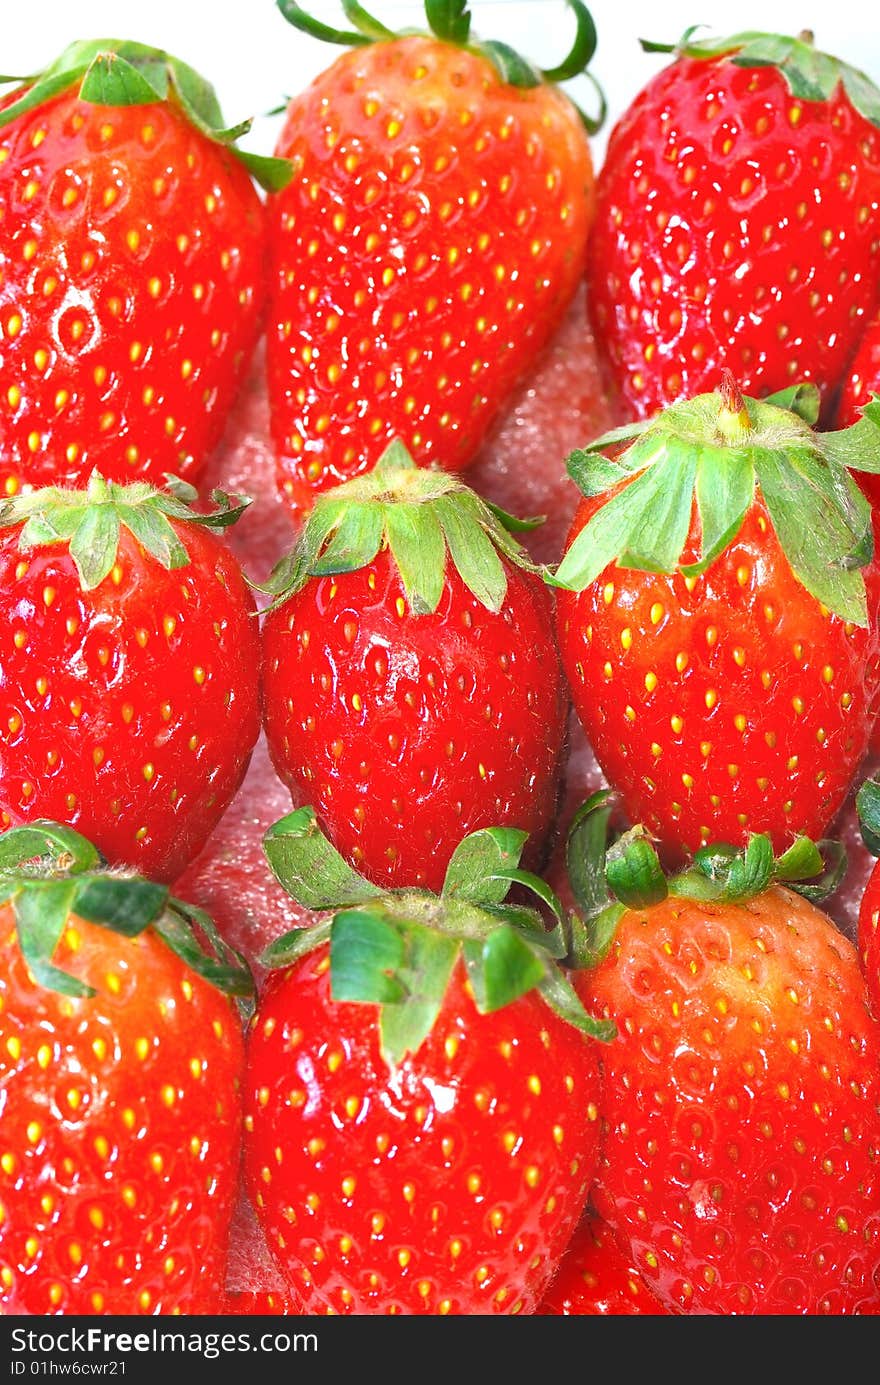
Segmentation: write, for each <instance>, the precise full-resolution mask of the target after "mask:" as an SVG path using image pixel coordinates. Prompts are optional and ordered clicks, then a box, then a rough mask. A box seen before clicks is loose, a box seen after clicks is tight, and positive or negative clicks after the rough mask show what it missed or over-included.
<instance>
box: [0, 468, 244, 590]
mask: <svg viewBox="0 0 880 1385" xmlns="http://www.w3.org/2000/svg"><path fill="white" fill-rule="evenodd" d="M211 498H212V500H213V502H214V504H215V506H216V508H215V509H213V510H209V511H206V512H202V511H198V510H194V509H192V508H191V506H192V502H193V501H195V500H197V499H198V492H197V491H196V490H194V488H193V487H192V486H190V485H187V483H186V482H184V481H179V480H175V479H174V478H169V484H168V487H167V489H166V490H164V491H160V490H157V489H156V488H155V487H154V486H151V485H149V484H148V483H147V482H145V481H137V482H134V483H133V484H132V485H120V484H118V483H117V482H115V481H105V480H104V478H103V476H101V475H100V474H99V473H98V472H96V471H95V472H93V473H92V475H91V477H90V478H89V482H88V485H87V487H86V489H85V490H64V489H62V488H61V487H60V486H44V487H43V488H41V489H40V490H35V491H26V492H23V493H22V494H20V495H17V496H14V497H13V498H12V499H10V500H5V501H2V502H0V529H9V528H14V527H15V526H16V525H20V526H21V533H20V535H19V539H18V543H19V547H20V549H21V550H22V552H24V553H26V552H28V551H29V550H30V549H32V548H35V547H37V546H43V545H47V544H48V545H51V544H66V545H67V547H68V549H69V551H70V556H71V557H72V558H73V561H74V563H75V564H76V569H77V572H78V573H79V579H80V585H81V587H82V589H83V591H91V590H93V589H94V588H95V587H97V586H99V585H100V583H101V582H103V581H104V579H105V577H107V575H108V574H109V572H110V570H111V569H112V567H113V564H114V563H115V562H116V558H117V553H118V549H119V533H120V529H122V528H125V529H128V531H129V532H130V533H131V534H132V535H133V536H134V538H136V539H137V541H138V543H139V544H140V545H141V547H142V548H144V549H145V550H146V551H147V552H148V553H150V554H152V556H153V557H154V558H155V559H156V561H157V562H159V563H160V564H161V565H162V567H164V568H165V569H166V570H170V569H172V568H179V567H185V566H186V565H187V563H188V562H189V555H188V553H187V551H186V547H185V545H184V544H183V543H182V542H181V540H180V538H179V537H178V535H177V533H176V532H175V530H174V528H173V527H172V525H171V524H170V522H169V521H170V520H172V519H177V520H183V521H185V522H186V523H187V524H198V525H201V526H202V527H204V528H209V529H226V528H228V527H229V526H230V525H231V524H235V523H236V522H237V521H238V520H239V519H240V518H241V516H242V515H243V514H244V512H245V510H246V509H247V507H248V506H249V505H250V503H251V502H250V500H249V499H248V497H246V496H234V497H233V496H229V495H227V494H226V493H225V492H224V491H214V492H213V493H212V497H211Z"/></svg>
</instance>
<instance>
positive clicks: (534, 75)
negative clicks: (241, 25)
mask: <svg viewBox="0 0 880 1385" xmlns="http://www.w3.org/2000/svg"><path fill="white" fill-rule="evenodd" d="M424 3H425V18H426V20H427V23H428V29H429V31H430V33H431V34H433V36H434V37H435V38H436V39H439V40H440V41H441V42H442V43H448V44H452V45H454V46H455V47H457V48H465V49H467V51H468V52H470V53H475V54H477V55H479V56H480V57H483V58H486V59H488V61H489V62H490V63H491V64H492V66H493V67H494V68H495V70H496V71H497V73H498V75H499V77H500V78H501V80H502V82H505V83H506V84H507V85H508V86H512V87H518V88H520V89H528V88H531V87H537V86H540V85H541V84H542V83H544V82H552V83H561V82H567V81H570V80H571V79H572V78H574V77H581V76H583V77H586V78H587V80H588V81H589V82H590V84H591V86H592V87H593V89H594V92H595V94H596V96H597V97H598V101H599V111H598V114H597V115H595V116H587V115H586V114H585V113H584V112H583V111H580V115H581V119H582V120H583V122H584V125H585V126H586V128H587V131H588V132H589V133H590V134H595V133H596V132H597V131H598V130H600V129H601V127H602V125H603V124H604V121H605V117H606V115H607V103H606V99H605V94H604V92H603V90H602V88H601V87H600V86H599V84H598V82H597V81H596V79H595V77H594V76H593V74H592V73H591V72H590V71H589V64H590V62H591V61H592V59H593V55H594V54H595V52H596V45H597V41H598V40H597V34H596V25H595V23H594V21H593V17H592V15H591V14H590V11H589V10H588V9H587V7H586V5H585V4H584V3H583V0H567V3H568V7H569V9H570V10H571V12H572V15H573V16H574V21H575V35H574V39H573V41H572V45H571V48H570V50H569V52H568V53H567V55H566V56H565V58H563V60H562V61H561V62H559V63H557V64H556V65H555V66H554V67H547V68H539V67H535V65H534V64H533V63H530V62H529V61H528V60H527V59H526V58H524V57H522V56H521V54H519V53H517V52H516V50H515V49H513V48H511V47H510V45H509V44H507V43H504V42H502V41H500V40H495V39H486V40H482V39H479V38H477V37H476V35H475V34H474V33H473V31H472V29H471V15H470V9H469V6H468V0H424ZM277 5H278V9H279V10H280V11H281V13H282V15H283V16H284V18H285V19H286V20H287V22H288V24H292V25H293V27H294V28H295V29H297V30H299V32H300V33H304V34H308V35H310V37H311V38H316V39H318V40H320V41H321V42H322V43H333V44H338V45H340V46H342V47H345V48H363V47H365V46H366V45H368V44H371V43H388V42H391V41H393V40H395V39H398V38H403V37H405V36H407V35H409V34H411V33H415V32H418V31H415V30H404V31H401V32H399V33H397V32H395V31H394V30H393V29H389V28H387V27H386V26H385V25H384V24H382V23H381V22H380V21H379V20H378V19H375V18H374V17H373V15H372V14H369V13H368V12H367V10H365V9H364V7H363V5H361V4H360V3H359V0H342V9H343V13H344V14H345V17H346V19H347V20H348V22H349V23H350V24H351V25H352V28H351V29H335V28H333V26H332V25H329V24H325V23H323V22H322V21H321V20H319V19H315V18H314V16H313V15H311V14H309V13H308V11H307V10H306V9H304V8H303V6H302V5H301V4H299V3H298V0H277Z"/></svg>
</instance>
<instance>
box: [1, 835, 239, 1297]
mask: <svg viewBox="0 0 880 1385" xmlns="http://www.w3.org/2000/svg"><path fill="white" fill-rule="evenodd" d="M34 858H40V860H41V869H35V865H34ZM0 861H2V868H3V881H4V903H3V905H2V907H0V1103H2V1109H3V1134H2V1137H0V1312H5V1313H14V1314H34V1315H37V1316H40V1315H44V1314H54V1313H63V1314H88V1315H93V1314H103V1313H113V1314H115V1313H120V1314H129V1313H138V1314H140V1313H144V1314H155V1313H212V1312H218V1311H219V1310H220V1305H221V1304H222V1301H223V1281H224V1274H225V1267H226V1249H227V1238H228V1233H229V1224H230V1219H231V1215H232V1209H233V1205H234V1201H235V1192H236V1186H237V1178H238V1162H239V1152H240V1138H241V1092H240V1085H241V1078H242V1072H243V1067H244V1042H243V1035H242V1027H241V1021H240V1018H239V1016H238V1013H237V1011H236V1008H235V1005H234V1003H233V1002H232V1000H231V999H230V994H243V993H246V991H247V990H248V989H249V986H250V980H249V977H248V975H247V972H246V970H245V969H244V968H243V967H242V966H241V964H240V959H236V958H235V957H233V956H231V955H230V954H229V953H228V951H221V952H220V953H219V954H218V953H217V952H215V951H213V946H212V950H211V951H203V950H202V949H201V948H200V946H199V945H198V943H197V940H196V935H195V934H194V932H193V925H194V924H195V925H197V926H200V927H201V929H202V930H204V928H205V926H206V922H209V921H206V920H205V918H204V916H199V915H197V914H196V912H195V911H189V910H188V908H187V906H186V905H183V904H181V903H180V902H179V901H177V900H169V898H168V891H167V889H166V888H165V887H163V886H159V885H154V884H152V883H150V882H148V881H146V880H143V879H140V878H138V877H134V876H123V875H119V874H115V875H108V874H103V873H101V872H100V871H99V870H98V869H97V866H98V856H97V852H95V850H94V849H93V848H92V847H91V846H90V845H89V843H88V842H86V841H85V840H84V839H83V838H81V837H79V836H78V835H77V834H76V833H74V832H71V831H70V830H69V829H67V828H63V827H57V826H56V825H55V824H53V823H45V822H42V823H35V824H33V825H32V826H31V827H28V828H19V829H14V830H12V831H10V832H7V833H5V834H4V835H3V836H2V837H0ZM210 941H211V942H212V945H213V944H214V943H215V942H216V939H215V938H214V935H213V934H211V935H210ZM224 992H229V993H230V994H224Z"/></svg>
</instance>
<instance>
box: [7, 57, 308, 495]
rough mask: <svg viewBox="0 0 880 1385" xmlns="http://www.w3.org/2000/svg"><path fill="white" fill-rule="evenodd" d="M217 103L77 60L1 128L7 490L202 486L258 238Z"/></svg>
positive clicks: (244, 162)
mask: <svg viewBox="0 0 880 1385" xmlns="http://www.w3.org/2000/svg"><path fill="white" fill-rule="evenodd" d="M247 128H248V125H247V123H245V124H243V125H240V126H237V127H236V128H235V129H231V130H227V129H225V128H224V125H223V120H222V117H221V115H220V111H219V108H218V106H217V101H216V97H215V95H214V92H213V89H212V88H211V87H210V85H209V84H208V83H207V82H205V80H204V79H203V78H201V77H200V76H199V75H198V74H197V73H195V72H194V71H193V70H192V68H190V67H188V66H187V65H186V64H185V63H182V62H179V61H178V60H177V59H176V58H172V57H170V56H169V55H168V54H167V53H161V52H158V51H157V50H155V49H152V48H146V47H144V46H143V45H141V44H135V43H124V42H120V41H118V40H108V41H100V42H99V41H90V42H82V43H75V44H73V45H72V46H71V47H70V48H68V49H67V50H66V51H65V52H64V53H63V54H62V56H61V57H60V58H59V59H58V60H57V61H56V62H55V63H53V64H52V65H51V66H50V67H48V68H47V69H46V70H45V72H43V73H41V74H39V75H38V76H36V77H32V78H28V79H27V81H26V83H25V84H24V85H23V86H20V87H17V88H16V89H15V90H13V91H12V92H11V93H10V94H9V95H7V97H6V99H5V101H4V102H3V105H2V108H0V380H2V390H0V458H2V461H0V486H2V487H3V488H4V490H5V493H6V494H7V495H9V494H13V493H15V492H16V491H17V490H18V489H19V488H20V487H21V486H22V485H27V486H42V485H48V484H53V483H59V484H68V485H78V484H82V483H84V482H85V481H86V480H87V478H88V476H89V475H90V473H91V472H92V470H94V469H95V468H97V469H98V470H100V471H101V472H102V473H103V474H104V475H105V476H106V477H108V478H110V479H112V480H115V481H134V480H138V479H145V480H150V481H153V482H154V483H156V484H161V483H162V480H163V477H164V476H165V474H166V473H172V474H174V475H178V476H181V477H187V478H191V479H192V478H195V477H196V476H197V474H198V472H199V471H200V469H201V468H202V466H203V464H204V462H205V460H206V458H207V456H208V454H209V452H210V451H211V449H212V447H213V446H214V444H215V443H216V442H217V441H218V440H219V438H220V435H221V433H222V431H223V427H224V424H225V421H226V418H227V416H228V414H229V410H230V407H231V404H232V401H233V399H234V397H235V393H236V390H237V388H238V385H239V383H240V381H241V379H242V377H243V373H244V371H245V369H246V367H247V363H248V360H249V357H250V355H251V353H252V351H253V348H254V346H255V344H256V340H257V336H258V333H259V329H260V323H261V314H262V311H263V300H264V296H265V288H266V283H265V251H266V248H265V226H264V213H263V207H262V203H261V201H260V198H259V196H258V194H257V191H256V189H255V187H254V185H253V183H252V181H251V174H254V175H255V176H258V177H260V178H261V179H262V181H263V182H264V183H265V184H267V185H273V184H278V183H280V182H281V181H283V178H284V177H285V176H286V172H287V170H286V169H285V167H284V166H283V165H279V164H277V163H276V162H275V161H272V160H268V159H263V158H260V157H257V156H253V155H250V154H246V153H243V152H242V151H240V150H237V149H236V148H235V147H234V144H233V141H234V139H235V138H236V137H237V136H238V135H240V134H242V133H244V131H245V130H246V129H247Z"/></svg>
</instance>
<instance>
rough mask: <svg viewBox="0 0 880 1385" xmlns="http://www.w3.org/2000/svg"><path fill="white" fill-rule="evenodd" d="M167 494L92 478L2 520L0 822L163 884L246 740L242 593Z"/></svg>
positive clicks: (250, 733)
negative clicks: (52, 830) (87, 849)
mask: <svg viewBox="0 0 880 1385" xmlns="http://www.w3.org/2000/svg"><path fill="white" fill-rule="evenodd" d="M236 513H238V512H237V511H230V510H229V509H228V508H226V509H220V510H218V511H217V512H216V513H215V514H213V515H199V514H196V513H195V512H193V511H192V510H190V509H189V508H188V507H187V506H186V505H185V504H183V503H182V501H181V500H179V499H177V498H176V497H175V496H174V495H172V494H170V493H161V492H158V491H154V490H153V489H152V488H151V487H149V486H147V485H145V484H143V483H137V484H136V485H134V486H129V487H125V486H117V485H114V484H112V483H107V482H104V481H103V480H102V479H101V478H100V477H98V476H94V477H93V478H92V481H91V482H90V485H89V488H88V490H87V491H85V492H84V491H59V490H56V489H55V488H47V489H44V490H39V491H35V492H33V493H32V494H29V495H23V496H20V497H18V498H17V499H16V500H14V501H11V502H8V503H7V504H6V506H5V507H4V508H3V510H2V513H0V670H2V680H0V681H2V687H0V821H2V823H3V825H4V826H9V825H10V824H17V823H21V822H31V821H33V820H35V819H37V818H50V817H51V818H55V819H56V820H58V821H62V822H67V823H69V824H70V825H71V826H74V827H77V828H78V829H79V830H81V831H83V832H84V833H87V834H88V836H89V837H90V839H91V840H93V841H94V842H95V844H96V845H97V846H98V848H99V850H100V851H101V852H102V853H103V855H104V856H105V857H106V859H107V860H109V861H110V862H122V863H127V864H129V865H132V866H135V867H136V868H137V869H139V870H141V871H142V872H143V873H144V874H148V875H151V876H157V877H159V878H161V879H173V878H174V877H175V876H176V875H177V874H179V873H180V871H181V870H182V869H183V868H184V866H185V865H186V864H187V863H188V862H189V861H190V860H192V858H193V857H194V856H195V855H196V853H197V852H198V851H199V850H200V849H201V847H202V845H203V844H204V842H205V840H206V839H207V837H208V834H209V833H210V831H211V829H212V828H213V826H214V824H215V823H216V822H217V821H218V820H219V818H220V816H221V815H222V813H223V811H224V810H225V808H226V806H227V804H228V803H229V801H230V799H231V798H232V795H233V794H234V793H235V791H236V789H237V788H238V786H239V784H240V782H241V780H242V778H243V777H244V773H245V770H246V768H247V764H248V760H249V758H250V754H251V750H252V748H253V745H254V743H255V741H256V739H257V735H258V733H259V725H260V700H259V676H258V663H259V637H258V631H257V622H256V619H255V617H254V612H255V606H254V601H253V598H252V595H251V593H250V591H249V589H248V587H247V586H246V584H245V582H244V579H243V577H242V573H241V570H240V568H239V566H238V564H237V562H236V560H235V558H234V557H233V556H232V554H231V552H230V551H229V549H228V547H227V546H226V545H225V544H224V543H223V542H222V541H221V540H220V539H218V538H217V537H215V536H214V535H213V534H212V533H211V532H210V531H209V530H210V527H211V526H216V525H224V524H227V523H229V522H230V521H231V520H232V519H233V518H234V517H235V515H236Z"/></svg>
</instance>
